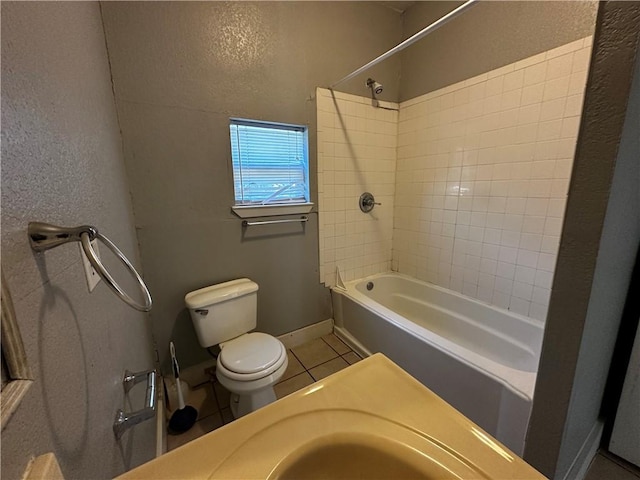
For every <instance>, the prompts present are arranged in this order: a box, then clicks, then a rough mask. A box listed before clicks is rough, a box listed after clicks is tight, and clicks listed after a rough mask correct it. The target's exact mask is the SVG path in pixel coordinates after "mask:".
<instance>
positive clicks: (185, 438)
mask: <svg viewBox="0 0 640 480" xmlns="http://www.w3.org/2000/svg"><path fill="white" fill-rule="evenodd" d="M220 426H222V417H221V416H220V413H218V412H216V413H215V414H213V415H209V416H208V417H205V418H203V419H202V420H198V421H197V422H196V424H195V425H194V426H193V427H191V429H190V430H188V431H186V432H184V433H181V434H180V435H167V450H169V451H171V450H174V449H176V448H178V447H180V446H182V445H184V444H185V443H188V442H190V441H192V440H195V439H196V438H199V437H201V436H202V435H205V434H207V433H209V432H211V431H213V430H215V429H216V428H218V427H220Z"/></svg>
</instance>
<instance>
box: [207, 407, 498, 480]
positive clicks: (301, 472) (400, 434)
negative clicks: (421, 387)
mask: <svg viewBox="0 0 640 480" xmlns="http://www.w3.org/2000/svg"><path fill="white" fill-rule="evenodd" d="M267 445H268V446H269V447H268V451H269V454H270V457H271V458H272V462H271V463H270V464H269V465H267V468H265V469H264V470H263V472H264V476H263V477H262V478H269V479H311V478H314V479H323V478H327V479H329V478H333V479H340V478H344V479H353V478H390V479H391V478H438V479H442V478H489V477H487V476H486V475H485V474H484V473H483V472H482V471H481V470H480V469H478V468H474V467H473V466H472V465H468V463H467V462H465V459H464V458H462V457H461V456H460V455H458V454H457V453H456V452H455V451H454V450H452V449H450V448H447V447H445V446H444V445H441V444H439V443H438V442H437V441H436V440H435V439H432V438H429V436H428V435H425V434H423V433H421V432H418V431H415V430H413V429H411V428H410V427H408V426H406V425H402V424H399V423H397V422H394V421H392V420H389V419H387V418H383V417H380V416H378V415H375V414H372V413H370V412H364V411H361V410H358V409H344V408H343V409H331V408H319V409H313V410H311V411H308V412H303V413H299V414H297V415H291V416H288V417H286V418H283V419H281V420H280V421H278V422H274V423H272V424H271V425H269V426H267V427H266V428H264V429H262V430H261V431H259V432H256V433H255V434H254V435H252V437H251V438H249V439H248V440H246V441H245V442H243V443H242V444H240V445H239V446H238V447H237V448H236V449H235V450H234V452H232V453H231V455H229V456H228V457H227V458H226V459H225V460H224V461H223V462H222V463H221V464H220V465H219V466H218V468H216V469H215V470H214V471H213V472H212V473H211V474H210V476H209V478H237V475H238V473H239V472H238V465H247V464H251V463H254V462H255V459H256V458H260V457H262V456H264V452H265V448H266V447H265V446H267ZM244 474H249V472H241V475H244Z"/></svg>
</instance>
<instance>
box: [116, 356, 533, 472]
mask: <svg viewBox="0 0 640 480" xmlns="http://www.w3.org/2000/svg"><path fill="white" fill-rule="evenodd" d="M120 478H122V479H134V478H135V479H147V478H148V479H165V478H166V479H168V478H190V479H196V478H202V479H205V478H211V479H216V478H218V479H228V478H242V479H297V480H298V479H300V480H304V479H358V478H362V479H368V478H377V479H385V478H389V479H392V478H393V479H396V478H403V479H404V478H422V479H443V478H447V479H462V478H464V479H506V478H508V479H510V480H517V479H523V480H524V479H527V480H536V479H544V478H545V477H544V476H542V475H541V474H540V473H538V472H537V471H536V470H534V469H533V468H532V467H530V466H529V465H527V464H526V463H525V462H524V461H523V460H522V459H520V458H518V457H517V456H516V455H515V454H514V453H512V452H511V451H509V450H508V449H507V448H506V447H504V446H503V445H502V444H500V443H499V442H498V441H497V440H495V439H493V437H491V436H490V435H489V434H487V433H486V432H484V431H483V430H482V429H480V428H479V427H478V426H476V425H475V424H474V423H473V422H471V421H470V420H469V419H467V418H466V417H464V416H463V415H462V414H460V413H459V412H458V411H456V410H455V409H453V408H452V407H451V406H450V405H448V404H447V403H446V402H444V401H443V400H442V399H440V398H439V397H438V396H437V395H435V394H434V393H433V392H431V391H430V390H429V389H427V388H425V387H424V386H423V385H421V384H420V383H419V382H417V381H416V380H415V379H413V378H412V377H411V376H410V375H408V374H407V373H406V372H404V371H403V370H402V369H401V368H400V367H398V366H397V365H395V364H394V363H393V362H391V361H390V360H389V359H387V358H386V357H384V356H383V355H381V354H376V355H373V356H371V357H369V358H367V359H365V360H363V361H361V362H359V363H357V364H355V365H352V366H350V367H348V368H346V369H344V370H342V371H340V372H338V373H336V374H334V375H331V376H330V377H327V378H325V379H323V380H321V381H319V382H316V383H314V384H312V385H310V386H309V387H307V388H305V389H302V390H300V391H298V392H296V393H294V394H292V395H289V396H288V397H286V398H283V399H281V400H278V401H277V402H275V403H273V404H271V405H268V406H266V407H264V408H262V409H260V410H258V411H256V412H253V413H251V414H249V415H246V416H244V417H242V418H239V419H238V420H236V421H234V422H232V423H231V424H228V425H226V426H224V427H222V428H219V429H218V430H215V431H213V432H211V433H209V434H207V435H205V436H203V437H201V438H199V439H197V440H194V441H193V442H190V443H188V444H186V445H184V446H182V447H180V448H178V449H176V450H173V451H171V452H169V453H167V454H165V455H162V456H161V457H159V458H157V459H155V460H152V461H151V462H148V463H146V464H144V465H141V466H140V467H138V468H136V469H134V470H131V471H129V472H127V473H125V474H124V475H122V477H120Z"/></svg>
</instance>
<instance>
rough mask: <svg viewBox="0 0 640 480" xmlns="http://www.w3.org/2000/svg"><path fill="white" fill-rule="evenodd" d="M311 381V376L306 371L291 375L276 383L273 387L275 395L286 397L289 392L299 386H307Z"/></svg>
mask: <svg viewBox="0 0 640 480" xmlns="http://www.w3.org/2000/svg"><path fill="white" fill-rule="evenodd" d="M312 383H313V378H312V377H311V375H309V374H308V373H307V372H303V373H301V374H299V375H296V376H295V377H291V378H290V379H289V380H285V381H284V382H280V383H276V385H275V386H274V387H273V389H274V390H275V392H276V397H278V398H282V397H286V396H287V395H289V394H290V393H293V392H297V391H298V390H300V389H301V388H304V387H306V386H309V385H311V384H312Z"/></svg>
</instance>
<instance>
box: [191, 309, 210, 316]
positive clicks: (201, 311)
mask: <svg viewBox="0 0 640 480" xmlns="http://www.w3.org/2000/svg"><path fill="white" fill-rule="evenodd" d="M194 312H196V313H199V314H200V315H203V316H204V315H208V314H209V310H207V309H204V308H197V309H195V310H194Z"/></svg>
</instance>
